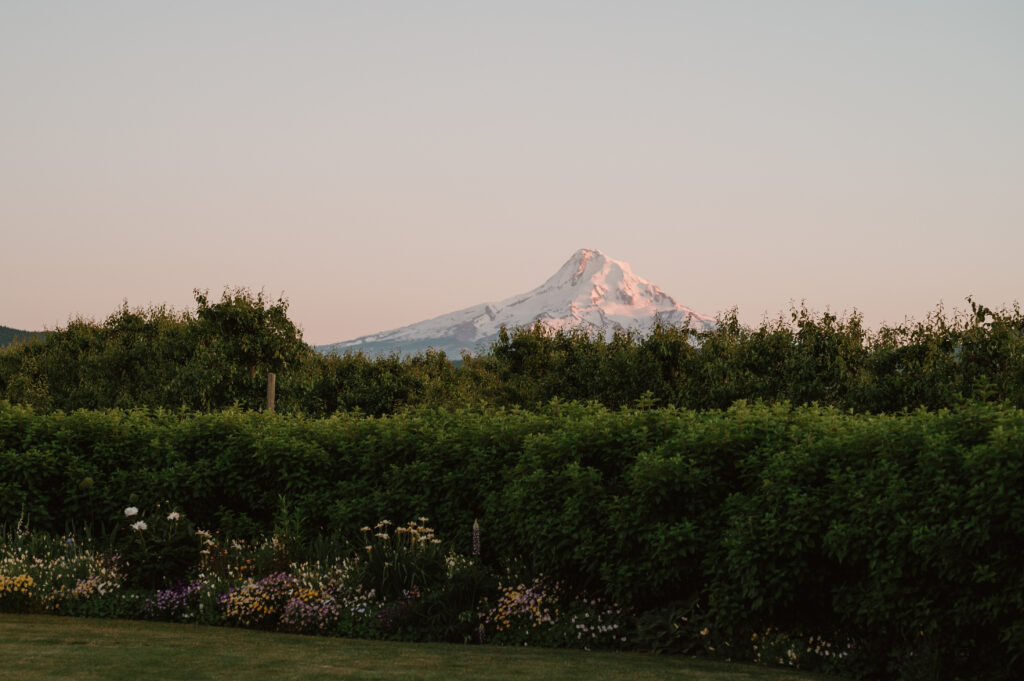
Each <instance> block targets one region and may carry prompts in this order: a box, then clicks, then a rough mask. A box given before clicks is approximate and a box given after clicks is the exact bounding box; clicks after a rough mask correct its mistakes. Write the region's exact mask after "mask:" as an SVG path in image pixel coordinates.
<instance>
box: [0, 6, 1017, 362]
mask: <svg viewBox="0 0 1024 681" xmlns="http://www.w3.org/2000/svg"><path fill="white" fill-rule="evenodd" d="M1022 36H1024V2H1020V0H1007V1H1005V2H998V1H985V0H964V1H962V2H943V1H941V0H929V1H923V0H922V1H917V2H910V1H901V0H877V1H875V2H867V1H865V2H829V1H826V0H806V1H796V0H790V1H775V2H764V1H763V0H751V1H747V2H735V1H727V0H723V1H721V2H710V1H709V2H684V1H675V2H671V1H667V0H665V1H653V0H647V1H644V0H631V1H630V2H616V3H611V2H597V1H596V0H589V1H585V2H584V1H581V2H559V1H557V0H545V1H544V2H530V1H524V0H517V1H516V2H502V3H498V2H484V1H481V0H474V1H472V2H444V1H442V0H438V1H435V2H429V3H428V2H421V1H417V2H387V1H385V0H381V1H380V2H343V1H331V2H327V1H324V2H288V3H285V2H273V3H271V2H255V1H253V0H247V1H246V2H212V1H209V0H206V1H203V2H188V1H182V0H176V1H175V2H164V3H157V2H139V1H138V0H132V1H129V2H102V1H95V2H81V1H79V0H75V1H74V2H30V1H24V2H20V1H15V0H7V1H5V2H3V3H0V324H3V325H6V326H14V327H16V328H22V329H41V328H44V327H45V328H54V327H55V326H58V325H63V324H65V323H66V322H67V321H68V319H69V318H71V317H73V316H77V315H83V316H86V317H93V318H96V319H98V320H102V319H103V318H105V317H106V316H107V315H108V314H110V313H111V312H113V311H114V310H116V309H117V308H118V307H119V306H120V305H121V303H122V301H124V300H127V302H128V304H129V305H131V306H148V305H150V304H154V303H155V304H159V303H167V304H170V305H172V306H174V307H176V308H178V309H181V308H185V307H190V306H193V305H194V302H193V299H192V289H194V288H201V289H210V291H211V293H212V294H213V295H214V296H219V293H220V291H221V290H223V288H224V286H225V285H238V286H248V287H250V288H253V289H260V288H263V289H265V291H266V293H267V294H268V295H270V296H272V297H276V296H278V295H280V294H282V293H283V294H284V296H285V297H287V298H288V299H289V301H290V303H291V307H290V313H291V316H292V318H293V320H294V321H295V322H296V323H298V324H299V325H300V326H301V327H302V328H303V330H304V335H305V338H306V340H307V341H309V342H312V343H318V344H319V343H329V342H335V341H341V340H346V339H349V338H352V337H356V336H360V335H363V334H367V333H372V332H375V331H381V330H385V329H390V328H394V327H397V326H402V325H405V324H409V323H413V322H417V321H420V320H423V319H426V318H429V317H433V316H436V315H439V314H443V313H447V312H450V311H453V310H455V309H458V308H462V307H466V306H469V305H472V304H475V303H480V302H485V301H492V300H499V299H502V298H506V297H508V296H511V295H514V294H517V293H521V292H524V291H527V290H529V289H531V288H533V287H535V286H537V285H539V284H540V283H541V282H542V281H543V280H544V279H545V278H547V277H548V276H550V275H551V274H553V273H554V272H555V271H556V270H557V269H558V267H559V266H560V265H561V264H562V263H563V262H564V261H565V260H567V259H568V258H569V256H570V255H571V254H572V253H573V252H574V251H575V250H576V249H578V248H583V247H587V248H597V249H600V250H602V251H604V252H605V253H606V254H607V255H608V256H610V257H612V258H616V259H619V260H625V261H626V262H629V263H630V264H631V265H632V267H633V270H634V272H636V273H637V274H638V275H640V276H642V277H645V278H647V279H650V280H651V281H653V282H654V283H656V284H657V285H659V286H660V287H661V288H663V289H664V290H665V291H666V292H667V293H669V294H670V295H672V296H674V297H675V298H676V299H677V300H679V302H681V303H682V304H684V305H687V306H689V307H691V308H693V309H695V310H697V311H698V312H701V313H704V314H715V313H717V312H719V311H723V310H727V309H729V308H731V307H733V306H737V307H738V308H739V313H740V318H741V320H743V321H745V322H747V323H750V324H757V323H758V322H760V320H761V319H762V317H763V316H764V315H765V314H767V315H768V316H770V317H775V316H777V315H778V314H779V313H780V312H784V311H786V310H787V309H788V308H789V306H790V303H791V301H797V302H799V301H800V300H806V303H807V305H808V306H809V307H811V308H814V309H816V310H824V309H825V308H829V309H831V310H832V311H835V312H842V311H850V310H853V309H854V308H856V309H857V310H859V311H860V312H861V313H862V314H863V315H864V318H865V321H866V322H867V323H868V324H869V325H870V326H873V327H874V326H877V325H878V324H879V323H881V322H883V321H888V322H899V321H902V320H903V319H904V317H907V316H910V317H913V318H916V319H922V318H923V317H924V316H925V315H926V314H928V313H929V312H930V311H932V310H934V309H935V307H936V306H937V305H938V304H939V303H940V302H941V303H944V304H945V306H946V308H947V309H952V308H963V307H965V305H966V303H965V301H964V299H965V297H966V296H968V295H973V296H974V298H975V299H976V300H978V301H980V302H982V303H984V304H987V305H989V306H990V307H996V306H1000V305H1003V304H1011V303H1013V302H1014V301H1022V302H1024V266H1022V261H1024V39H1022Z"/></svg>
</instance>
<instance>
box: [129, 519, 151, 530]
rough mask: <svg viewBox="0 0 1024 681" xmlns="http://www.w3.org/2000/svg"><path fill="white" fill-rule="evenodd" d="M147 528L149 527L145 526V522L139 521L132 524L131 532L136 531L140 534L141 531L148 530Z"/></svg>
mask: <svg viewBox="0 0 1024 681" xmlns="http://www.w3.org/2000/svg"><path fill="white" fill-rule="evenodd" d="M148 527H149V525H147V524H146V521H145V520H140V521H139V522H137V523H132V529H133V530H137V531H139V532H141V531H143V530H145V529H146V528H148Z"/></svg>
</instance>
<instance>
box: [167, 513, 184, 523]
mask: <svg viewBox="0 0 1024 681" xmlns="http://www.w3.org/2000/svg"><path fill="white" fill-rule="evenodd" d="M180 517H181V514H180V513H178V512H177V511H171V512H170V513H168V514H167V519H168V520H170V521H174V520H177V519H178V518H180Z"/></svg>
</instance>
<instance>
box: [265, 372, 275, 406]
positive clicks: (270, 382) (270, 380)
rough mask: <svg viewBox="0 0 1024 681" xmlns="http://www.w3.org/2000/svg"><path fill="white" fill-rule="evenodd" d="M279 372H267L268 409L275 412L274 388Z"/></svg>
mask: <svg viewBox="0 0 1024 681" xmlns="http://www.w3.org/2000/svg"><path fill="white" fill-rule="evenodd" d="M276 383H277V374H267V411H269V412H270V413H274V388H275V387H276V386H275V384H276Z"/></svg>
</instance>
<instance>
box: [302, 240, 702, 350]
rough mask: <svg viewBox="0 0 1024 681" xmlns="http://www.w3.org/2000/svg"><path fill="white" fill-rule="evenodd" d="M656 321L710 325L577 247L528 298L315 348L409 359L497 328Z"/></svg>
mask: <svg viewBox="0 0 1024 681" xmlns="http://www.w3.org/2000/svg"><path fill="white" fill-rule="evenodd" d="M656 320H660V321H661V322H663V323H666V324H690V325H694V326H698V327H703V328H709V327H710V326H711V325H712V319H711V318H710V317H706V316H704V315H700V314H697V313H696V312H694V311H693V310H691V309H689V308H687V307H683V306H682V305H680V304H679V303H677V302H676V301H675V299H673V298H672V297H671V296H669V295H668V294H667V293H665V292H664V291H662V290H661V289H660V288H658V287H657V286H655V285H654V284H652V283H651V282H649V281H647V280H646V279H643V278H641V277H638V276H636V275H635V274H633V270H632V268H630V266H629V263H626V262H622V261H620V260H614V259H612V258H609V257H608V256H606V255H605V254H604V253H602V252H601V251H599V250H597V249H593V248H581V249H579V250H578V251H576V252H575V253H573V254H572V257H570V258H569V260H567V261H566V262H565V264H564V265H562V266H561V267H560V268H559V269H558V271H557V272H555V274H554V275H552V276H551V277H550V278H549V279H548V280H547V281H545V282H544V283H543V284H541V285H540V286H538V287H537V288H535V289H533V290H532V291H529V292H527V293H524V294H521V295H518V296H513V297H512V298H507V299H505V300H502V301H499V302H493V303H481V304H479V305H474V306H473V307H468V308H466V309H464V310H459V311H457V312H452V313H450V314H447V315H442V316H440V317H436V318H434V319H428V320H426V321H423V322H419V323H417V324H411V325H409V326H404V327H402V328H399V329H394V330H392V331H385V332H382V333H378V334H373V335H370V336H363V337H362V338H356V339H353V340H351V341H345V342H342V343H335V344H333V345H327V346H321V347H320V348H319V349H320V350H324V351H344V350H346V349H352V350H364V351H366V352H369V353H382V352H392V351H395V350H399V351H400V352H402V353H404V354H411V353H415V352H419V351H422V350H425V349H427V348H428V347H434V348H436V349H439V350H444V351H445V352H446V353H448V354H453V355H456V356H457V355H459V354H460V353H461V351H463V350H470V351H472V350H475V349H476V348H477V347H478V346H481V345H485V344H488V343H490V342H492V341H494V340H495V339H496V338H497V335H498V331H499V330H500V329H501V327H502V326H505V327H509V328H511V327H517V326H531V325H532V324H534V323H535V322H538V321H539V322H541V323H542V324H544V325H545V326H547V327H549V328H551V329H567V328H584V329H587V330H590V331H601V332H603V333H605V334H606V335H608V336H611V334H613V333H614V332H615V331H616V330H619V329H626V328H633V329H637V330H640V331H648V330H650V328H651V327H652V326H653V324H654V323H655V321H656Z"/></svg>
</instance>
